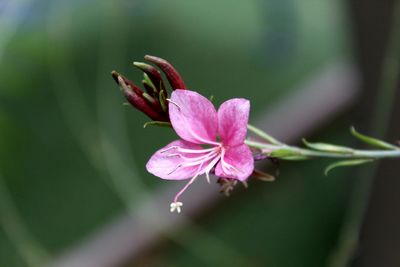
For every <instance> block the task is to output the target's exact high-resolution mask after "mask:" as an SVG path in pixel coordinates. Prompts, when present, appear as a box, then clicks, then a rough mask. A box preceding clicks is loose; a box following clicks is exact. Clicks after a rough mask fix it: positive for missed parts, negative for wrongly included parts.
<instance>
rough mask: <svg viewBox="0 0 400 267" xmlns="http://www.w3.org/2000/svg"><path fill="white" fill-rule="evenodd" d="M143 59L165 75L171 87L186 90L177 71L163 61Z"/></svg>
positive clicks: (150, 58) (149, 58)
mask: <svg viewBox="0 0 400 267" xmlns="http://www.w3.org/2000/svg"><path fill="white" fill-rule="evenodd" d="M144 59H146V60H148V61H150V62H152V63H154V64H156V65H157V66H158V67H159V68H160V69H161V70H162V71H163V72H164V73H165V75H166V77H167V79H168V81H169V83H170V85H171V87H172V89H173V90H175V89H186V86H185V83H184V82H183V79H182V77H181V75H180V74H179V73H178V71H177V70H176V69H175V68H174V67H173V66H172V65H171V64H170V63H169V62H168V61H166V60H165V59H162V58H159V57H155V56H149V55H146V56H144Z"/></svg>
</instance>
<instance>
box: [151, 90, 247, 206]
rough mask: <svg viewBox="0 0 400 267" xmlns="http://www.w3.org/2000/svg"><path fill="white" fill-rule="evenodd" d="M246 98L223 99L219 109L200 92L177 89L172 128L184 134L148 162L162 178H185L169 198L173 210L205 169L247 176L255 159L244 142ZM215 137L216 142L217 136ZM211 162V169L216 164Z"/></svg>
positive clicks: (171, 108)
mask: <svg viewBox="0 0 400 267" xmlns="http://www.w3.org/2000/svg"><path fill="white" fill-rule="evenodd" d="M249 112H250V102H249V101H248V100H246V99H242V98H234V99H230V100H228V101H226V102H224V103H223V104H222V105H221V106H220V108H219V110H218V112H217V111H216V110H215V108H214V106H213V104H212V103H211V102H210V101H209V100H208V99H207V98H205V97H203V96H201V95H200V94H198V93H196V92H193V91H189V90H179V89H177V90H175V91H174V92H173V93H172V96H171V99H170V103H169V116H170V119H171V123H172V127H173V128H174V130H175V132H176V133H177V134H178V135H179V136H180V137H181V138H182V139H181V140H176V141H173V142H172V143H170V144H168V145H167V146H165V147H164V148H162V149H160V150H158V151H157V152H156V153H155V154H154V155H153V156H152V157H151V158H150V160H149V162H148V163H147V165H146V168H147V170H148V171H149V172H150V173H152V174H154V175H155V176H158V177H160V178H162V179H167V180H184V179H189V178H190V180H189V182H188V183H187V184H186V186H185V187H184V188H183V189H182V190H181V191H179V192H178V193H177V194H176V195H175V198H174V200H173V202H172V203H171V212H173V211H175V210H177V212H180V210H181V206H182V205H183V204H182V202H179V201H178V199H179V197H180V196H181V195H182V193H183V192H184V191H185V190H186V189H187V188H188V187H189V185H190V184H192V183H193V182H194V181H195V180H196V178H197V177H199V176H200V175H202V174H206V178H207V180H208V181H209V179H210V178H209V174H210V172H211V171H213V170H214V172H215V175H216V176H219V177H225V178H230V179H236V180H239V181H245V180H246V179H247V178H248V177H249V176H250V175H251V173H252V172H253V169H254V159H253V156H252V153H251V151H250V148H249V147H248V146H247V145H246V144H245V143H244V140H245V138H246V134H247V122H248V119H249ZM217 135H218V136H219V139H220V141H218V139H217ZM214 167H215V169H214Z"/></svg>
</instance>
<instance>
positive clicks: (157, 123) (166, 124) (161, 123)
mask: <svg viewBox="0 0 400 267" xmlns="http://www.w3.org/2000/svg"><path fill="white" fill-rule="evenodd" d="M149 125H150V126H161V127H172V124H171V123H170V122H168V121H148V122H146V123H145V124H144V125H143V128H146V127H147V126H149Z"/></svg>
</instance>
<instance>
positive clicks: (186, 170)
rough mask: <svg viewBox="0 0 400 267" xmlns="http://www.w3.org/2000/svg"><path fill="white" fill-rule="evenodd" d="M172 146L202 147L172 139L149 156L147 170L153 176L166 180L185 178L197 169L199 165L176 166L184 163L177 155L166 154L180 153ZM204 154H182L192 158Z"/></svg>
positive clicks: (189, 176)
mask: <svg viewBox="0 0 400 267" xmlns="http://www.w3.org/2000/svg"><path fill="white" fill-rule="evenodd" d="M174 146H179V147H181V148H185V149H195V150H198V149H202V147H201V146H199V145H197V144H193V143H189V142H187V141H184V140H176V141H173V142H171V143H169V144H168V145H166V146H165V147H163V148H161V149H160V150H158V151H157V152H156V153H154V154H153V156H151V158H150V160H149V161H148V162H147V164H146V169H147V171H148V172H150V173H152V174H154V175H155V176H158V177H160V178H162V179H167V180H185V179H188V178H192V177H193V176H195V175H196V173H197V172H198V171H199V165H196V166H190V167H184V166H182V167H179V168H177V167H178V166H179V165H180V164H182V163H184V162H185V160H184V159H183V158H181V157H179V156H168V155H171V154H182V153H179V152H177V151H176V149H174V148H171V147H174ZM168 148H169V149H168ZM205 154H206V153H197V154H188V153H185V154H184V156H185V157H189V158H193V157H198V156H201V155H205ZM182 155H183V154H182ZM205 165H206V164H205ZM205 167H206V166H203V168H205ZM203 168H202V169H203Z"/></svg>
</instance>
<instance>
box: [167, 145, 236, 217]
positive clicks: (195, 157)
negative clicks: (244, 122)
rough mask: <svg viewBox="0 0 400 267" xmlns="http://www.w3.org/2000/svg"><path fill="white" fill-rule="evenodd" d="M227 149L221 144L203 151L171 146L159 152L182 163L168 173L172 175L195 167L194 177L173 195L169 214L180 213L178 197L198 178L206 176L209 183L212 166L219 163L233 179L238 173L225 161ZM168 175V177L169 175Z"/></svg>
mask: <svg viewBox="0 0 400 267" xmlns="http://www.w3.org/2000/svg"><path fill="white" fill-rule="evenodd" d="M226 150H227V148H226V147H224V146H223V144H222V143H215V144H212V147H210V148H204V149H188V148H183V147H180V146H171V147H168V148H167V149H165V150H163V151H161V153H163V154H165V156H166V157H179V158H180V159H182V161H181V162H180V163H179V164H178V165H177V166H175V168H174V169H173V170H172V171H171V172H170V173H169V174H172V173H174V172H176V171H177V170H178V169H180V168H184V167H195V168H196V167H197V169H196V172H195V174H194V176H193V177H192V178H191V179H190V180H189V182H188V183H187V184H186V185H185V186H184V187H183V188H182V189H181V190H180V191H179V192H178V193H177V194H176V195H175V197H174V200H173V202H172V203H171V212H173V211H175V210H176V211H177V212H178V213H179V212H180V211H181V206H183V203H182V202H179V201H178V199H179V197H180V196H181V195H182V194H183V192H185V191H186V189H187V188H188V187H189V186H190V185H191V184H192V183H193V182H194V181H195V180H196V179H197V177H198V176H200V175H202V174H206V179H207V181H208V183H210V172H211V170H212V169H213V168H214V166H215V165H216V164H217V163H218V162H219V161H220V162H221V168H222V170H223V172H224V173H226V174H228V175H230V176H232V177H235V176H237V174H238V173H240V171H239V170H238V169H236V168H235V167H234V166H232V165H231V164H229V163H227V162H226V161H225V153H226ZM169 174H168V175H169Z"/></svg>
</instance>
